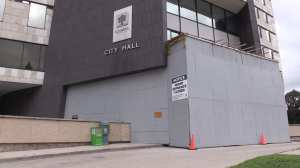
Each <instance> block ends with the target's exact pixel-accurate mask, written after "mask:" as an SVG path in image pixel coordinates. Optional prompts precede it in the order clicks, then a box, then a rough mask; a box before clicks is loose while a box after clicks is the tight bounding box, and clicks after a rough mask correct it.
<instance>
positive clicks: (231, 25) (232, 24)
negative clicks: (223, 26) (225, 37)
mask: <svg viewBox="0 0 300 168" xmlns="http://www.w3.org/2000/svg"><path fill="white" fill-rule="evenodd" d="M226 21H227V31H228V33H231V34H236V35H237V34H238V28H237V24H236V17H235V14H233V13H231V12H228V11H226Z"/></svg>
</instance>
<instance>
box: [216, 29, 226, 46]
mask: <svg viewBox="0 0 300 168" xmlns="http://www.w3.org/2000/svg"><path fill="white" fill-rule="evenodd" d="M221 39H223V41H221V42H219V43H225V42H226V41H228V36H227V33H225V32H222V31H219V30H217V29H215V41H218V40H221Z"/></svg>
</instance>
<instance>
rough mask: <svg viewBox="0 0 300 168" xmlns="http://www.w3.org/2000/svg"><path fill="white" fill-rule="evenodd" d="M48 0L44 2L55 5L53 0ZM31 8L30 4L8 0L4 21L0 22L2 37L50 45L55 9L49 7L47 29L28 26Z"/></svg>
mask: <svg viewBox="0 0 300 168" xmlns="http://www.w3.org/2000/svg"><path fill="white" fill-rule="evenodd" d="M36 1H37V2H38V1H42V0H36ZM48 1H49V2H47V3H42V4H47V5H51V6H53V5H54V4H53V0H48ZM43 2H44V1H43ZM29 10H30V5H28V4H24V3H20V2H14V1H11V0H6V2H5V8H4V16H3V22H0V38H4V39H10V40H16V41H23V42H29V43H36V44H43V45H48V43H49V37H50V30H51V22H52V15H53V10H52V9H47V12H46V23H45V29H39V28H34V27H28V25H27V24H28V18H29Z"/></svg>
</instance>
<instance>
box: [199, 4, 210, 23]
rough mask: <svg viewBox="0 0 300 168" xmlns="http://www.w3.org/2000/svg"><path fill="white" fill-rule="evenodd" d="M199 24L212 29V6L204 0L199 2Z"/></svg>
mask: <svg viewBox="0 0 300 168" xmlns="http://www.w3.org/2000/svg"><path fill="white" fill-rule="evenodd" d="M197 16H198V22H199V23H202V24H204V25H207V26H210V27H212V17H211V6H210V4H209V3H207V2H205V1H203V0H197Z"/></svg>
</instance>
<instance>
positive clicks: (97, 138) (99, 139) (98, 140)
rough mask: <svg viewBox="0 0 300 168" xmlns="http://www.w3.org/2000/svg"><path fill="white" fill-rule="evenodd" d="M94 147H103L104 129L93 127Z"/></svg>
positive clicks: (92, 139) (92, 143)
mask: <svg viewBox="0 0 300 168" xmlns="http://www.w3.org/2000/svg"><path fill="white" fill-rule="evenodd" d="M91 145H92V146H102V145H103V127H93V128H92V138H91Z"/></svg>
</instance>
